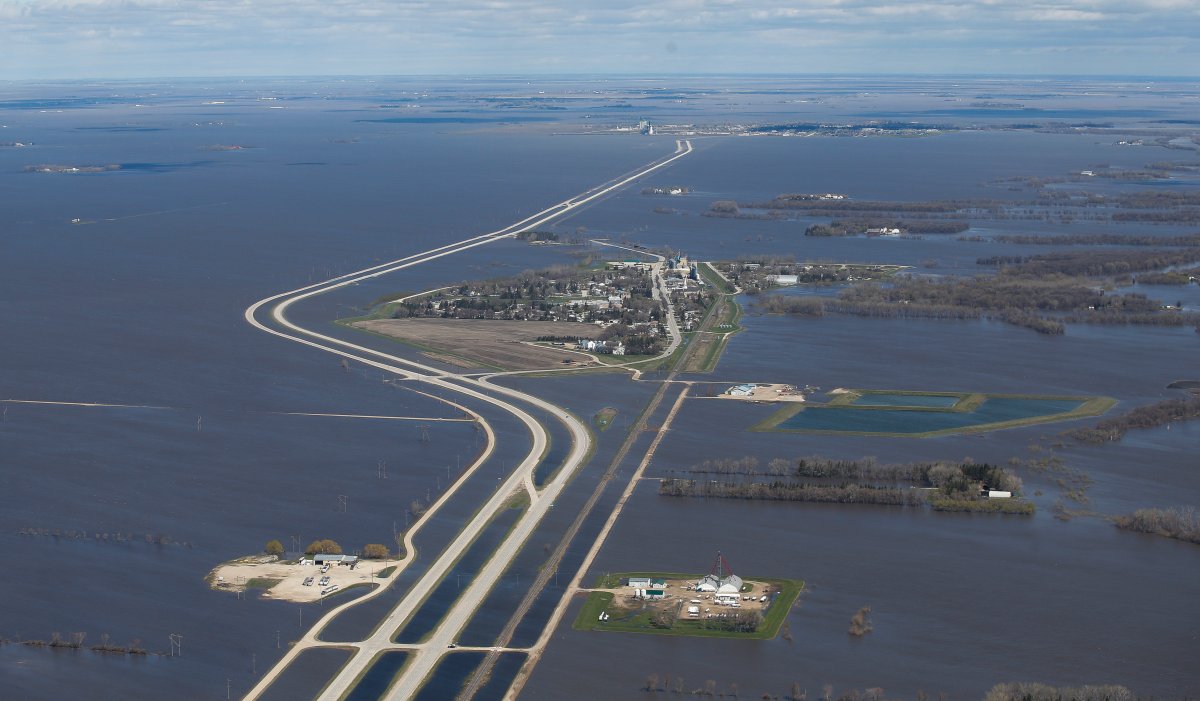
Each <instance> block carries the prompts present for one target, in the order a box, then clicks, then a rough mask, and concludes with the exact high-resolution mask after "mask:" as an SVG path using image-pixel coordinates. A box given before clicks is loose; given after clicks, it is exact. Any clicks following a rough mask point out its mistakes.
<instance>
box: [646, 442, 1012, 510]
mask: <svg viewBox="0 0 1200 701" xmlns="http://www.w3.org/2000/svg"><path fill="white" fill-rule="evenodd" d="M689 472H693V473H698V474H712V473H716V474H722V475H727V476H733V475H738V476H742V477H743V478H744V479H742V480H740V481H729V480H727V481H723V482H720V481H716V480H692V479H680V478H666V479H663V480H661V481H660V482H659V488H658V493H659V494H660V495H661V496H669V497H708V498H719V499H752V500H760V501H803V502H824V503H835V504H873V505H882V506H908V507H920V506H924V505H926V504H928V505H929V506H930V507H932V508H933V509H934V510H935V511H987V512H997V513H1011V514H1029V513H1033V504H1032V503H1029V502H1025V501H1022V500H1020V499H987V498H982V497H981V492H982V490H983V489H985V488H986V489H998V490H1003V491H1010V492H1014V493H1019V492H1020V491H1021V489H1022V484H1021V479H1020V478H1019V477H1017V476H1016V475H1015V474H1013V473H1012V472H1010V471H1009V470H1007V469H1006V468H1003V467H1000V466H998V465H990V464H987V463H975V462H972V461H963V462H960V463H957V464H956V463H947V462H919V463H906V464H898V465H881V464H879V463H877V462H876V461H875V460H874V458H863V459H861V460H831V459H828V458H824V457H820V456H812V457H806V458H799V459H797V460H782V459H777V460H772V461H771V462H770V463H768V464H767V466H766V469H765V470H763V471H760V470H759V464H758V460H757V459H756V458H753V457H749V458H740V459H727V460H706V461H704V462H702V463H700V464H698V465H696V466H694V467H693V468H692V469H691V470H689ZM759 475H768V476H771V477H773V478H774V479H772V480H771V481H769V482H763V481H757V480H755V479H754V478H755V477H756V476H759Z"/></svg>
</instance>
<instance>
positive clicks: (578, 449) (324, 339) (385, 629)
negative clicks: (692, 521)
mask: <svg viewBox="0 0 1200 701" xmlns="http://www.w3.org/2000/svg"><path fill="white" fill-rule="evenodd" d="M691 152H692V145H691V142H689V141H677V142H676V150H675V152H674V153H673V154H672V155H670V156H668V157H666V158H663V159H660V160H658V161H655V162H653V163H651V164H649V165H647V166H645V167H643V168H641V169H639V170H637V171H635V172H633V173H631V174H628V175H625V176H622V177H620V178H618V179H615V180H613V181H610V182H608V183H605V184H603V185H600V186H598V187H596V188H593V189H591V190H588V191H587V192H584V193H582V194H580V195H577V196H575V197H572V198H570V199H568V200H564V201H563V202H560V203H558V204H556V205H553V206H551V207H548V208H546V209H544V210H542V211H540V212H538V213H536V214H534V215H532V216H530V217H527V218H525V219H523V220H521V221H519V222H517V223H515V224H512V225H510V226H507V227H505V228H503V229H500V230H497V231H493V232H491V233H488V234H482V235H480V236H476V237H472V238H468V239H465V240H463V241H459V242H457V243H452V244H447V245H445V246H440V247H437V248H433V249H430V250H428V251H425V252H423V253H418V254H414V255H411V256H407V257H404V258H399V259H397V260H393V261H389V262H387V263H383V264H380V265H377V266H373V267H370V268H365V269H363V270H359V271H356V272H353V273H348V274H346V275H341V276H338V277H335V278H332V279H330V280H326V281H324V282H320V283H316V284H314V285H309V286H307V287H302V288H299V289H296V290H291V291H289V292H283V293H280V294H277V295H273V296H271V297H267V298H266V299H263V300H260V301H258V302H256V303H255V304H253V305H251V306H250V307H249V308H248V309H246V312H245V319H246V321H247V323H249V324H251V325H252V326H254V327H255V328H257V329H259V330H261V331H263V332H265V333H269V334H272V335H274V336H277V337H280V338H283V339H286V340H288V341H292V342H294V343H299V344H302V345H305V346H308V347H310V348H314V349H316V350H320V351H323V352H326V353H332V354H334V355H337V356H340V357H342V358H347V359H350V360H354V361H356V362H359V363H362V364H364V365H368V366H371V367H375V368H378V369H380V370H383V371H385V372H388V373H392V374H395V375H398V376H400V377H404V378H407V379H412V380H419V381H420V382H423V383H425V384H427V385H431V386H435V387H438V388H439V389H442V390H446V391H450V392H453V393H456V394H459V395H462V396H463V397H465V398H470V400H472V401H477V402H484V403H486V404H490V405H492V406H495V407H498V408H500V409H502V410H504V411H506V412H508V413H510V414H512V415H513V416H515V417H516V418H517V419H518V420H520V421H521V422H522V423H523V424H524V425H525V426H526V427H527V428H528V429H529V432H530V435H531V436H532V439H533V440H532V445H531V447H530V450H529V453H528V454H527V455H526V456H525V457H524V458H523V459H522V460H521V461H520V462H519V463H518V464H517V465H515V466H514V467H513V469H512V471H511V472H510V473H509V474H508V477H507V478H505V479H504V480H503V482H502V483H501V485H500V486H499V487H498V488H497V489H496V490H495V492H494V493H493V494H492V495H491V497H490V498H489V499H488V501H487V502H486V503H485V504H484V505H483V507H482V508H480V510H479V511H478V512H477V513H476V515H475V517H474V518H472V520H471V521H470V522H469V523H467V524H465V525H464V527H463V529H462V530H461V531H460V532H459V533H458V535H457V536H456V537H455V539H454V540H453V541H452V542H451V543H450V545H449V546H447V547H446V549H445V550H444V551H443V552H441V553H440V554H439V555H438V556H437V558H436V559H435V560H434V561H433V562H432V563H431V564H430V566H429V567H428V569H427V570H426V572H425V573H424V574H423V575H422V576H421V577H420V578H419V579H418V580H417V581H416V582H415V583H414V584H413V585H412V587H411V588H410V589H409V590H408V591H407V592H406V593H405V595H404V596H403V598H402V599H401V600H400V602H399V603H398V604H397V605H396V606H395V607H394V608H393V609H392V610H391V611H390V612H389V613H388V614H387V616H386V617H385V618H384V619H383V621H382V622H381V623H380V625H379V626H378V628H377V629H376V632H375V633H374V634H372V635H371V636H370V637H369V638H367V639H366V640H364V641H362V642H359V643H350V644H346V643H338V644H336V645H334V644H330V643H322V642H321V641H319V640H317V637H316V636H317V635H318V634H319V632H320V631H321V630H322V629H323V628H324V627H325V626H327V625H328V623H329V622H330V621H331V620H332V619H333V617H335V616H337V615H338V614H339V613H341V612H342V611H343V610H345V609H346V608H348V607H349V606H351V605H353V603H357V601H356V602H353V603H350V604H346V605H343V606H339V607H337V608H335V609H333V610H332V611H330V612H329V613H327V614H326V615H325V616H324V617H323V618H322V619H321V620H320V621H319V622H318V623H317V624H316V625H314V626H313V628H312V629H311V630H310V631H309V632H308V633H307V634H306V635H305V636H304V637H303V638H302V639H301V640H300V641H298V642H297V643H296V644H295V645H294V646H293V647H292V649H291V650H289V651H288V653H287V654H286V655H284V657H283V659H281V660H280V662H279V663H278V664H277V665H275V667H273V668H272V669H271V670H270V671H269V672H268V673H267V674H266V675H265V676H263V677H262V678H261V679H260V680H259V682H258V683H257V684H256V685H255V686H254V687H253V688H252V689H251V690H250V692H249V693H248V694H247V695H246V696H245V697H244V698H245V699H246V701H254V700H255V699H258V698H259V697H260V696H261V695H262V694H263V692H264V691H266V689H267V687H268V686H270V684H271V683H272V682H273V681H275V679H277V678H278V676H279V675H280V674H281V673H282V672H283V670H284V669H286V668H287V666H288V665H289V664H291V663H292V662H293V661H295V659H296V658H297V657H298V656H299V655H300V653H302V652H303V651H304V650H306V649H310V648H314V647H322V646H330V647H341V648H345V647H352V648H355V654H354V655H353V656H352V657H351V658H350V660H349V662H347V664H346V665H345V666H344V667H343V668H342V670H341V671H340V672H339V673H338V674H337V676H336V677H335V678H334V680H333V681H332V682H331V683H330V684H329V685H328V686H327V687H326V688H325V690H324V691H323V692H322V694H321V696H320V697H319V699H320V701H336V700H337V699H339V698H341V697H342V696H343V695H344V694H345V693H346V692H347V691H348V690H349V689H350V688H351V686H352V685H353V684H354V682H355V681H356V680H357V679H358V678H359V676H360V675H361V674H362V673H363V672H364V671H366V669H367V668H368V667H369V666H370V664H371V662H372V660H373V659H374V657H375V655H376V654H377V653H379V652H382V651H384V650H389V649H403V650H407V651H409V654H410V659H409V660H408V663H407V664H406V665H405V667H404V669H403V670H402V671H401V674H400V677H399V679H398V680H397V681H396V683H395V684H394V686H393V687H392V688H391V689H390V690H389V692H388V694H387V695H386V697H385V698H386V699H387V700H388V701H399V700H400V699H408V698H411V697H412V696H413V695H414V694H415V693H416V691H417V690H418V689H419V688H420V686H421V685H422V683H423V682H424V681H425V679H426V678H427V677H428V676H429V674H430V673H431V672H432V671H433V669H434V668H435V667H436V666H437V664H438V662H440V661H441V659H442V657H443V656H444V655H445V653H446V650H447V646H448V645H449V644H450V643H452V642H453V641H454V640H455V639H456V638H457V636H458V635H459V633H460V631H461V630H462V629H463V628H464V627H465V626H466V624H467V622H468V620H469V619H470V617H471V616H472V614H474V612H475V610H476V609H477V608H478V607H479V605H480V604H481V603H482V602H483V600H484V598H485V597H486V596H487V594H488V592H489V591H490V590H491V589H492V588H493V586H494V585H495V583H496V582H497V581H498V580H499V578H500V576H501V575H502V574H503V572H504V570H505V569H506V568H507V567H508V565H509V563H510V562H511V561H512V560H513V558H514V557H515V556H516V554H517V552H518V551H519V550H520V548H521V546H522V545H523V544H524V542H525V541H526V539H527V538H528V537H529V535H530V534H531V533H532V532H533V530H534V529H535V528H536V527H537V525H538V524H539V523H540V522H541V520H542V518H543V517H544V516H545V514H546V512H547V511H548V510H549V509H550V508H551V507H552V506H553V504H554V501H555V498H556V497H557V496H558V495H559V494H560V493H561V492H562V490H563V489H564V488H565V487H566V485H567V483H568V482H569V481H570V479H571V478H572V477H573V476H574V475H575V473H576V472H577V471H578V469H579V468H580V467H581V466H582V465H583V462H584V458H585V456H586V455H587V453H588V450H589V447H590V442H591V439H590V437H589V434H588V429H587V427H586V426H584V425H583V424H582V423H581V422H580V421H579V420H578V419H576V418H575V417H573V416H571V415H570V414H569V413H568V412H567V411H566V410H564V409H563V408H561V407H558V406H555V405H553V404H551V403H549V402H546V401H544V400H542V399H539V398H538V397H535V396H533V395H530V394H527V393H525V392H520V391H517V390H514V389H509V388H506V387H502V386H498V385H493V384H488V383H487V382H486V380H482V379H477V378H473V377H468V376H460V375H458V374H456V373H451V372H445V371H443V370H441V369H439V368H435V367H432V366H429V365H425V364H423V363H419V362H415V361H412V360H407V359H404V358H401V357H398V356H395V355H391V354H389V353H385V352H382V351H378V350H375V349H373V348H369V347H366V346H362V345H359V344H356V343H352V342H349V341H345V340H342V339H339V338H335V337H332V336H329V335H326V334H322V333H319V332H317V331H314V330H312V329H306V328H303V327H301V326H299V325H297V324H295V323H293V322H292V321H290V320H289V319H288V317H287V311H288V309H289V308H290V307H291V306H292V305H293V304H295V303H297V302H300V301H302V300H304V299H307V298H310V297H314V296H316V295H320V294H324V293H327V292H330V291H332V290H335V289H339V288H342V287H345V286H348V285H353V284H355V283H358V282H361V281H363V280H368V279H371V278H377V277H381V276H384V275H389V274H392V273H396V272H399V271H402V270H404V269H405V268H409V267H412V266H416V265H420V264H422V263H427V262H429V261H431V260H436V259H438V258H441V257H444V256H448V255H453V254H455V253H460V252H463V251H467V250H470V249H472V248H475V247H478V246H483V245H486V244H488V243H492V242H494V241H498V240H500V239H503V238H507V237H511V236H515V235H516V234H518V233H521V232H522V231H528V230H530V229H534V228H536V227H538V226H541V225H543V224H546V223H548V222H550V221H552V220H554V219H557V218H560V217H562V216H564V215H566V214H568V213H570V212H572V211H574V210H575V209H578V208H580V207H583V206H585V205H587V204H589V203H591V202H594V201H595V200H597V199H599V198H600V197H603V196H604V195H606V194H609V193H611V192H614V191H616V190H618V189H620V188H622V187H624V186H626V185H628V184H630V183H632V182H634V181H635V180H637V179H638V178H641V177H643V176H645V175H647V174H649V173H652V172H654V171H656V170H659V169H661V168H665V167H667V166H668V165H670V164H671V163H673V162H675V161H676V160H678V159H680V158H683V157H684V156H686V155H688V154H689V153H691ZM672 330H673V331H674V330H675V329H674V327H672ZM672 336H673V340H674V337H675V333H673V334H672ZM497 395H499V396H497ZM519 404H525V405H528V406H533V407H536V408H537V409H540V410H542V411H544V412H546V413H548V414H549V415H551V416H553V417H555V418H556V419H557V420H558V421H560V422H562V423H563V424H564V426H565V427H566V428H567V430H568V431H569V432H570V434H571V437H572V446H571V451H570V453H569V455H568V456H567V458H566V459H565V461H564V462H563V465H562V467H561V468H560V469H559V470H558V471H557V472H556V473H555V476H554V478H553V479H552V480H551V481H550V482H549V483H548V484H546V485H545V486H544V487H543V489H542V490H541V491H540V492H538V491H537V490H535V489H534V488H533V485H532V481H531V475H532V474H533V471H534V469H535V468H536V466H537V464H538V462H539V460H540V459H541V456H542V454H543V452H544V451H545V449H546V446H547V445H548V434H547V431H546V429H545V428H544V427H543V426H542V425H541V423H539V422H538V420H536V419H535V418H534V417H533V416H531V415H530V414H529V413H528V412H527V411H526V410H525V409H523V408H521V406H520V405H519ZM468 413H470V414H471V415H472V416H474V417H475V418H476V420H478V421H480V423H481V424H483V426H484V429H485V431H486V432H487V434H488V437H489V443H488V448H487V450H486V451H485V455H484V456H483V457H481V458H480V460H479V461H477V462H476V464H475V465H473V466H472V467H471V469H470V470H469V471H468V474H467V476H466V477H464V479H462V480H460V481H459V482H458V483H456V484H455V485H454V486H453V487H452V488H450V489H449V490H448V491H447V492H446V494H444V495H443V497H442V499H441V500H439V502H438V503H437V504H435V506H439V505H440V504H441V503H444V501H445V500H446V499H449V498H451V497H452V496H453V494H454V492H455V491H456V490H457V489H458V487H459V485H461V484H462V483H463V482H465V480H466V478H467V477H469V475H470V473H471V472H473V471H474V469H475V468H476V467H478V466H479V465H480V464H482V461H483V460H484V459H486V457H487V456H488V455H490V453H491V450H492V447H493V445H494V433H493V432H492V430H491V428H490V426H488V425H487V424H486V422H485V421H483V419H482V417H480V416H479V415H478V414H475V413H474V412H468ZM522 490H527V491H529V492H530V497H531V499H530V505H529V507H528V508H527V509H526V511H525V513H524V514H523V515H522V516H521V518H520V519H519V520H518V521H517V524H516V525H515V526H514V527H513V529H512V530H511V531H510V533H509V535H508V536H507V537H506V538H505V540H504V541H503V542H502V543H501V544H500V545H499V546H498V547H497V548H496V551H495V553H494V554H493V555H492V556H491V558H490V559H489V560H488V562H487V564H486V565H484V567H483V568H482V569H481V571H480V572H479V573H478V574H477V575H476V576H475V578H474V579H473V580H472V582H471V584H470V586H468V587H467V589H466V590H465V591H464V592H463V594H462V595H461V596H460V597H459V598H458V600H457V601H456V602H455V603H454V605H453V606H452V607H451V609H450V610H449V611H448V612H447V613H446V615H445V616H444V617H443V619H442V621H441V622H440V623H439V624H438V627H437V628H436V629H435V630H434V631H433V633H432V634H431V635H430V636H429V638H428V639H427V640H426V641H425V642H424V643H421V644H418V645H398V644H395V643H393V642H392V640H391V639H392V637H393V636H394V635H395V633H396V630H397V629H398V628H399V626H400V625H401V624H402V623H403V622H404V621H405V620H406V619H407V618H408V617H409V616H411V615H412V614H413V612H415V611H416V610H417V608H418V607H419V606H420V605H421V603H422V602H423V601H424V600H425V598H426V597H427V596H428V595H429V593H431V592H432V591H433V590H434V589H435V588H436V586H437V585H438V583H439V582H440V581H441V580H442V579H443V578H444V577H445V575H446V573H447V572H449V571H450V569H451V567H452V566H453V564H454V562H455V561H456V560H458V559H459V557H461V556H462V554H463V553H464V552H465V551H466V549H467V548H468V547H469V546H470V544H471V542H472V541H473V540H474V539H475V538H476V536H477V535H479V534H480V533H481V532H482V531H483V529H484V528H485V527H486V526H487V523H488V521H490V519H491V518H492V516H493V515H494V514H495V513H496V512H497V511H498V510H499V509H501V508H503V507H504V505H505V503H506V502H507V501H508V498H509V497H510V495H512V494H513V493H514V492H518V491H522ZM424 522H425V520H424V519H423V520H421V521H418V523H417V524H416V525H415V526H414V528H413V529H412V530H411V531H410V532H409V533H408V534H407V535H406V538H407V540H406V544H407V546H408V555H407V556H406V558H405V560H403V561H402V562H401V563H400V565H399V567H398V568H397V570H396V571H394V572H393V573H392V575H391V576H390V577H389V579H388V580H387V582H386V584H384V585H383V586H381V587H379V588H378V589H377V590H376V591H375V592H373V593H372V594H369V595H367V597H370V596H373V595H378V594H379V593H380V592H382V591H383V589H384V587H386V586H388V585H390V584H391V583H392V582H394V581H395V580H396V578H397V577H398V575H399V574H400V573H401V572H402V571H403V569H404V568H405V567H407V566H408V565H409V564H411V562H412V560H413V558H414V557H415V556H416V553H415V551H414V549H413V544H412V540H411V538H412V535H413V534H414V533H415V532H416V531H417V530H418V529H419V528H420V526H421V525H422V524H423V523H424ZM367 597H362V598H360V599H359V600H358V601H361V600H362V599H363V598H367Z"/></svg>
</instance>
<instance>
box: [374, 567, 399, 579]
mask: <svg viewBox="0 0 1200 701" xmlns="http://www.w3.org/2000/svg"><path fill="white" fill-rule="evenodd" d="M395 571H396V566H395V565H388V566H387V567H384V568H383V569H381V570H379V572H378V573H377V574H376V575H375V576H376V577H379V578H381V579H386V578H388V577H389V576H391V574H392V573H393V572H395Z"/></svg>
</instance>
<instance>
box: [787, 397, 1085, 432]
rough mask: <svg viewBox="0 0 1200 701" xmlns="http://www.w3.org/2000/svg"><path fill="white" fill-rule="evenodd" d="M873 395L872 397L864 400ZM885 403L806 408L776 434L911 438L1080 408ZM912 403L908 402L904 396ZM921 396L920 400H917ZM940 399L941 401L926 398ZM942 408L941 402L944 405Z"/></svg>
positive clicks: (996, 400)
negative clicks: (964, 407)
mask: <svg viewBox="0 0 1200 701" xmlns="http://www.w3.org/2000/svg"><path fill="white" fill-rule="evenodd" d="M868 396H871V395H868ZM882 396H884V397H885V399H884V400H883V401H882V402H880V403H878V404H876V403H875V398H874V397H873V396H871V400H870V402H868V405H867V406H866V407H860V406H859V405H861V404H862V402H861V401H860V400H855V402H854V404H853V405H852V406H808V407H804V408H803V410H801V411H800V412H798V413H796V414H795V415H793V416H791V417H790V418H787V419H784V420H783V421H781V422H780V423H778V424H776V426H775V428H774V430H778V431H829V432H834V433H911V434H924V433H933V432H937V431H955V430H961V429H978V428H982V427H986V426H987V425H989V424H999V423H1003V422H1006V421H1016V420H1027V419H1038V420H1053V419H1054V418H1055V416H1056V415H1058V416H1062V415H1066V414H1070V413H1071V412H1073V411H1075V410H1076V409H1079V408H1080V407H1081V406H1083V404H1084V402H1085V401H1086V400H1083V399H1012V398H1006V397H988V398H987V399H984V400H983V402H982V403H981V404H980V405H979V406H978V407H977V408H975V409H971V410H968V411H952V410H950V408H949V407H946V408H945V409H943V408H942V406H939V402H937V401H935V402H933V403H932V406H931V405H930V403H924V404H922V403H921V402H916V403H912V404H911V405H912V406H918V407H920V408H919V409H902V408H900V409H885V408H879V407H884V406H895V404H891V403H889V402H888V401H887V399H886V398H887V397H888V396H891V397H895V398H896V399H901V397H899V396H898V395H882ZM906 398H911V397H906ZM921 398H922V397H918V399H921ZM924 398H927V399H934V400H941V399H946V398H943V397H927V396H926V397H924ZM942 404H944V403H942Z"/></svg>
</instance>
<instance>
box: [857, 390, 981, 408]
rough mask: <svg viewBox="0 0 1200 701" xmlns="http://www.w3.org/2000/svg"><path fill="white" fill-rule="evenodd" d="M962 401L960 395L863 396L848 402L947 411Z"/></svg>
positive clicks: (858, 404)
mask: <svg viewBox="0 0 1200 701" xmlns="http://www.w3.org/2000/svg"><path fill="white" fill-rule="evenodd" d="M961 399H962V396H961V395H957V394H954V395H948V396H947V395H942V394H875V393H871V394H864V395H863V396H861V397H859V398H858V399H855V400H854V401H852V402H850V404H851V405H853V406H896V407H900V406H919V407H926V408H930V409H949V408H951V407H953V406H954V405H955V404H958V402H959V401H960V400H961Z"/></svg>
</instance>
